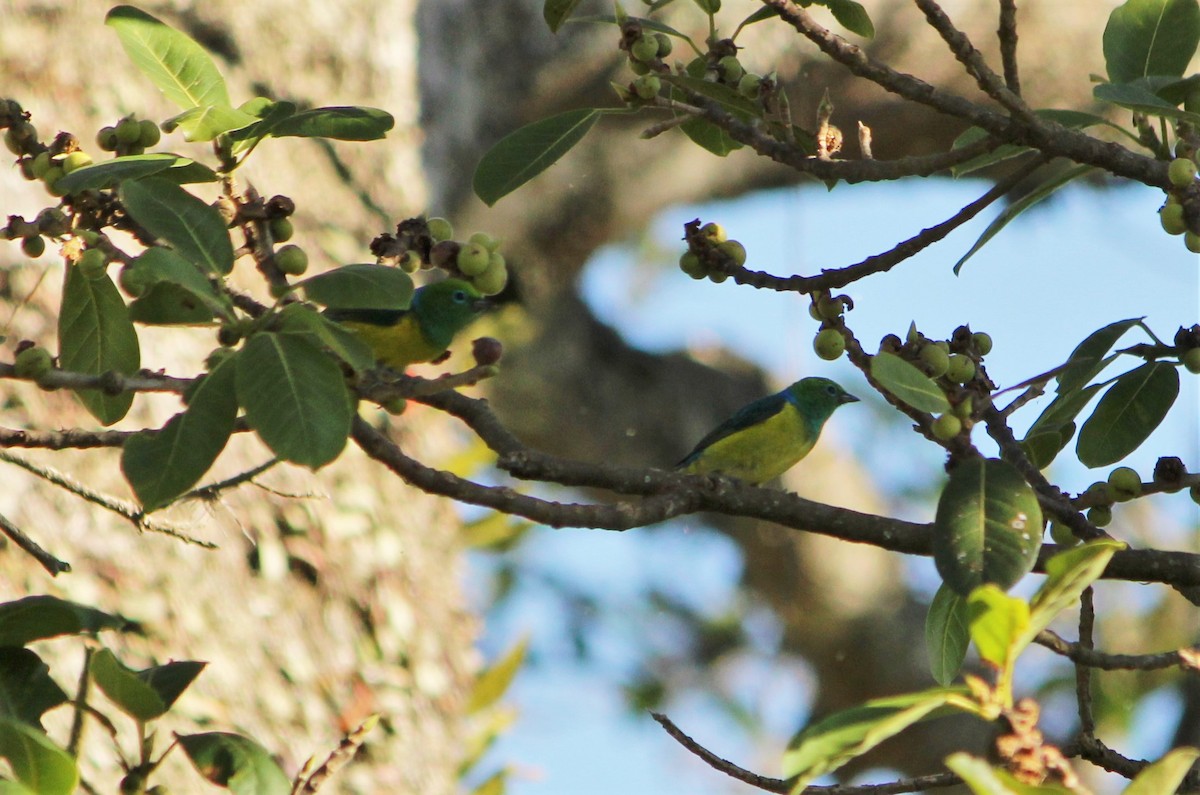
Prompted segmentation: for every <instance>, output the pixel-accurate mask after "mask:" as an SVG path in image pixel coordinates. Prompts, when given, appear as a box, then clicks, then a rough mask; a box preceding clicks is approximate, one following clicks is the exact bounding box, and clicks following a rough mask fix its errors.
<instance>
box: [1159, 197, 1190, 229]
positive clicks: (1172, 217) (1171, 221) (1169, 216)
mask: <svg viewBox="0 0 1200 795" xmlns="http://www.w3.org/2000/svg"><path fill="white" fill-rule="evenodd" d="M1158 221H1159V223H1161V224H1162V228H1163V231H1164V232H1166V233H1167V234H1168V235H1182V234H1183V233H1184V232H1186V231H1187V230H1188V228H1187V222H1186V221H1184V220H1183V205H1181V204H1164V205H1163V208H1162V209H1161V210H1159V211H1158Z"/></svg>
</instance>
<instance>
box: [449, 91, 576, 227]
mask: <svg viewBox="0 0 1200 795" xmlns="http://www.w3.org/2000/svg"><path fill="white" fill-rule="evenodd" d="M598 118H600V111H598V110H595V109H592V108H581V109H579V110H570V111H567V112H566V113H560V114H558V115H557V116H551V117H550V118H548V119H542V120H541V121H536V122H534V123H533V124H529V125H526V126H525V127H522V128H521V129H519V130H516V131H515V132H512V133H510V134H508V135H506V136H505V137H504V138H502V139H500V141H498V142H497V143H496V145H495V146H493V147H492V148H491V149H489V150H488V151H487V153H486V154H484V156H483V158H482V159H481V160H480V161H479V166H478V167H477V168H476V169H475V178H474V180H473V186H474V189H475V195H477V196H478V197H479V198H480V199H482V200H483V202H484V203H485V204H487V205H488V206H489V207H490V206H492V205H493V204H495V203H496V202H498V201H499V200H500V199H501V198H503V197H504V196H507V195H508V194H510V193H512V192H513V191H514V190H516V189H517V188H519V187H521V186H522V185H524V184H525V183H526V182H528V181H529V180H531V179H533V178H534V177H535V176H537V175H538V174H540V173H542V172H543V171H545V170H546V169H547V168H549V167H550V166H552V165H554V163H555V162H557V161H558V159H559V158H561V157H562V156H563V155H565V154H566V153H567V152H568V151H570V149H571V147H573V146H575V144H577V143H579V142H580V141H581V140H582V139H583V136H585V135H586V134H587V132H588V130H590V129H591V128H592V125H593V124H595V123H596V119H598Z"/></svg>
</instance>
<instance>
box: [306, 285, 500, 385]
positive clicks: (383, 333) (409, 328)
mask: <svg viewBox="0 0 1200 795" xmlns="http://www.w3.org/2000/svg"><path fill="white" fill-rule="evenodd" d="M489 306H491V303H490V302H489V301H488V300H487V299H486V298H484V297H483V295H482V294H481V293H480V292H479V291H478V290H476V289H475V288H474V287H473V286H472V285H471V284H469V283H468V282H464V281H462V280H461V279H444V280H442V281H440V282H434V283H433V284H427V285H425V286H424V287H422V288H420V289H418V290H417V291H416V292H415V293H413V298H412V304H411V305H410V306H409V308H408V309H344V308H336V309H335V308H330V309H326V310H325V316H326V317H327V318H329V319H330V320H334V321H337V322H338V323H340V324H341V325H343V326H345V327H346V328H348V329H350V330H351V331H353V332H354V333H355V334H357V335H358V337H359V338H360V339H362V341H363V342H365V343H367V345H369V346H371V351H372V352H373V353H374V354H375V361H376V362H378V363H379V364H381V365H384V366H386V367H391V368H392V369H394V370H400V371H403V370H404V369H405V368H406V367H408V366H409V365H410V364H416V363H418V362H432V361H440V360H441V358H442V357H443V356H445V355H446V351H447V349H448V348H449V347H450V343H451V342H453V341H454V335H455V334H457V333H458V332H460V331H462V330H463V329H464V328H466V327H467V325H468V324H470V322H471V321H472V320H474V319H475V318H476V317H478V316H479V313H481V312H483V311H484V310H485V309H487V308H488V307H489Z"/></svg>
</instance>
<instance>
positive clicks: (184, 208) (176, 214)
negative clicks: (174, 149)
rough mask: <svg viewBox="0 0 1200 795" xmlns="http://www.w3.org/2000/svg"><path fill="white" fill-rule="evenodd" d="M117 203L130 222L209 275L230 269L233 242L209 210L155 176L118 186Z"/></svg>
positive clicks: (196, 200)
mask: <svg viewBox="0 0 1200 795" xmlns="http://www.w3.org/2000/svg"><path fill="white" fill-rule="evenodd" d="M120 196H121V203H122V204H123V205H124V206H125V209H126V211H128V213H129V214H130V215H131V216H133V219H134V220H135V221H137V222H138V223H139V224H141V225H142V226H144V227H145V228H146V230H147V231H148V232H150V233H151V234H152V235H154V236H155V237H157V238H159V239H161V240H163V241H165V242H167V243H169V244H170V245H171V247H172V248H174V249H175V250H176V251H177V252H179V254H180V255H181V256H183V257H184V258H185V259H187V260H189V261H190V262H192V263H193V264H195V265H197V266H199V267H201V268H203V269H204V270H206V271H208V272H209V273H220V274H227V273H229V272H230V271H231V270H233V243H232V242H231V241H230V239H229V230H228V229H226V227H225V221H224V220H223V219H222V218H221V214H220V213H218V212H217V211H216V210H215V209H213V208H212V207H209V206H208V205H207V204H205V203H204V202H203V201H201V200H200V199H198V198H196V197H195V196H193V195H192V194H190V193H188V192H187V191H185V190H184V189H183V188H181V187H179V186H178V185H176V184H174V183H173V182H171V181H169V180H166V179H163V178H162V177H159V176H152V177H147V178H145V179H138V180H129V181H127V182H124V183H122V184H121V191H120Z"/></svg>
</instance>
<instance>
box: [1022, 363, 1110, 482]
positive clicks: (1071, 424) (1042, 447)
mask: <svg viewBox="0 0 1200 795" xmlns="http://www.w3.org/2000/svg"><path fill="white" fill-rule="evenodd" d="M1100 389H1101V385H1100V384H1092V385H1091V386H1088V387H1085V388H1083V389H1079V390H1075V391H1071V392H1066V393H1064V394H1060V395H1058V396H1057V397H1055V398H1054V400H1053V401H1051V403H1050V405H1049V406H1047V407H1046V410H1045V411H1043V412H1042V413H1041V415H1039V416H1038V418H1037V419H1036V420H1034V423H1033V425H1031V426H1030V427H1029V431H1028V432H1027V433H1026V434H1025V438H1024V439H1023V440H1021V446H1022V448H1023V449H1024V450H1025V454H1026V455H1027V456H1028V457H1029V460H1030V461H1031V462H1033V464H1034V466H1036V467H1037V468H1038V469H1045V468H1046V467H1048V466H1050V464H1051V462H1053V461H1054V459H1055V458H1056V457H1057V456H1058V454H1059V453H1060V452H1062V450H1063V448H1064V447H1066V446H1067V443H1068V442H1070V441H1071V437H1072V436H1074V435H1075V418H1076V417H1077V416H1078V415H1079V412H1081V411H1083V409H1084V407H1085V406H1087V404H1088V403H1089V402H1090V401H1091V399H1092V398H1093V397H1094V396H1095V395H1096V393H1097V392H1099V391H1100Z"/></svg>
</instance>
